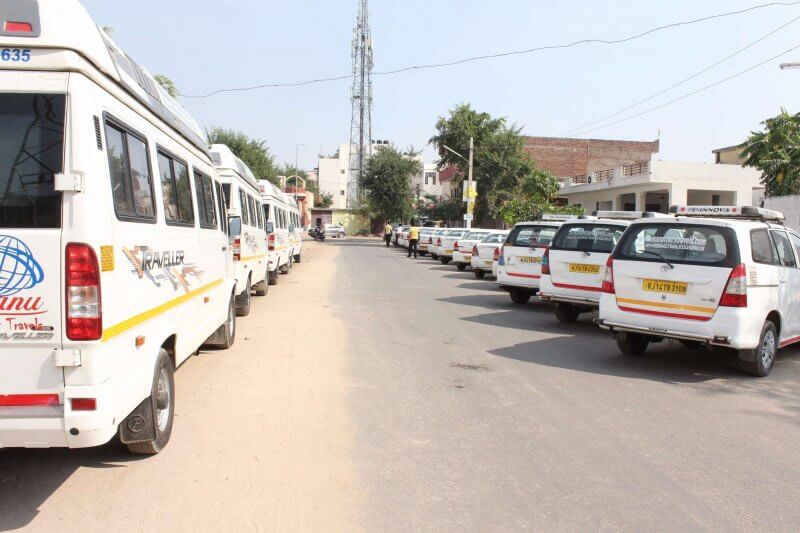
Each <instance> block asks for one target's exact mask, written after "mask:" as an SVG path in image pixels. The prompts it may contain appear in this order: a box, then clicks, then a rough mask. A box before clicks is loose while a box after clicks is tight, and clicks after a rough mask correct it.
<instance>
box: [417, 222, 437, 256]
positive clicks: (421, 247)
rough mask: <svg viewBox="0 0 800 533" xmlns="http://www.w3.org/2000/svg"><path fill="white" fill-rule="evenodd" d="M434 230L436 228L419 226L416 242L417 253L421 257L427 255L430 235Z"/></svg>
mask: <svg viewBox="0 0 800 533" xmlns="http://www.w3.org/2000/svg"><path fill="white" fill-rule="evenodd" d="M435 231H436V228H420V230H419V242H418V243H417V253H418V254H419V255H421V256H422V257H425V256H426V255H428V245H429V244H430V239H431V236H432V235H433V233H434V232H435Z"/></svg>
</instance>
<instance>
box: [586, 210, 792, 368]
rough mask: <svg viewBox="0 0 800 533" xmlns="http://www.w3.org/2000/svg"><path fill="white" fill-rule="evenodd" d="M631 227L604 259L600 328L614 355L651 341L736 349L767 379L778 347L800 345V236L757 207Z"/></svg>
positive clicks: (634, 351)
mask: <svg viewBox="0 0 800 533" xmlns="http://www.w3.org/2000/svg"><path fill="white" fill-rule="evenodd" d="M672 212H673V213H675V215H676V218H674V219H668V218H665V219H650V220H640V221H637V222H634V223H633V224H632V225H631V226H630V228H629V229H628V230H627V231H626V232H625V234H624V235H623V237H622V239H621V240H620V243H619V244H618V245H617V247H616V249H615V250H614V253H613V254H612V256H611V257H610V258H609V259H608V262H607V264H606V268H605V274H604V281H603V294H602V297H601V300H600V316H599V319H598V321H597V322H598V324H599V325H600V327H602V328H604V329H607V330H610V331H611V332H612V333H613V334H614V336H615V337H616V339H617V344H618V346H619V349H620V351H622V352H623V353H625V354H628V355H638V354H641V353H643V352H644V351H645V350H646V349H647V346H648V344H649V343H650V342H657V341H660V340H663V339H668V338H669V339H677V340H680V341H682V342H683V343H684V344H686V345H688V346H692V347H700V346H710V345H714V346H724V347H728V348H733V349H735V350H738V352H739V358H740V360H741V361H742V364H743V366H744V369H745V370H746V371H747V372H748V373H750V374H752V375H755V376H766V375H767V374H769V372H770V370H771V369H772V365H773V362H774V361H775V355H776V352H777V350H778V348H782V347H784V346H787V345H789V344H792V343H795V342H798V341H800V269H798V265H799V264H800V259H798V257H800V235H798V234H797V233H795V232H794V231H792V230H789V229H787V228H786V227H784V226H783V225H782V221H783V215H782V214H781V213H778V212H775V211H770V210H766V209H761V208H756V207H719V206H713V207H711V206H709V207H704V206H691V207H687V206H680V207H677V206H676V207H673V208H672Z"/></svg>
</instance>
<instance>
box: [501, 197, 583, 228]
mask: <svg viewBox="0 0 800 533" xmlns="http://www.w3.org/2000/svg"><path fill="white" fill-rule="evenodd" d="M544 214H558V215H582V214H584V210H583V208H582V207H578V206H575V205H566V206H557V205H553V204H548V203H537V202H535V201H532V200H531V199H529V198H522V197H520V198H513V199H511V200H509V201H508V202H507V203H506V204H505V205H504V206H503V207H502V208H501V213H500V215H501V217H502V218H503V221H504V222H505V223H506V224H508V225H514V224H516V223H517V222H522V221H525V220H536V219H538V218H540V217H541V216H542V215H544Z"/></svg>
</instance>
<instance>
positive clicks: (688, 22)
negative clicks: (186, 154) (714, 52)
mask: <svg viewBox="0 0 800 533" xmlns="http://www.w3.org/2000/svg"><path fill="white" fill-rule="evenodd" d="M798 4H800V0H795V1H791V2H768V3H765V4H758V5H755V6H752V7H748V8H745V9H740V10H737V11H727V12H725V13H718V14H716V15H709V16H707V17H701V18H697V19H692V20H685V21H681V22H673V23H672V24H666V25H663V26H658V27H655V28H652V29H649V30H647V31H643V32H641V33H637V34H635V35H631V36H629V37H624V38H621V39H611V40H607V39H581V40H579V41H574V42H571V43H567V44H555V45H545V46H538V47H535V48H528V49H525V50H513V51H510V52H500V53H496V54H485V55H480V56H473V57H468V58H465V59H458V60H455V61H449V62H446V63H431V64H424V65H414V66H410V67H403V68H398V69H395V70H387V71H383V72H375V73H373V75H374V76H389V75H393V74H400V73H402V72H409V71H412V70H428V69H436V68H444V67H452V66H456V65H463V64H464V63H471V62H475V61H484V60H488V59H498V58H502V57H509V56H516V55H522V54H531V53H535V52H542V51H546V50H560V49H565V48H572V47H575V46H579V45H584V44H622V43H626V42H629V41H633V40H635V39H639V38H641V37H645V36H647V35H650V34H653V33H656V32H659V31H662V30H666V29H671V28H676V27H681V26H690V25H693V24H698V23H701V22H707V21H709V20H714V19H719V18H723V17H730V16H734V15H742V14H744V13H750V12H752V11H756V10H759V9H764V8H768V7H775V6H783V7H786V6H795V5H798ZM352 77H353V75H352V74H346V75H343V76H334V77H328V78H316V79H311V80H306V81H298V82H288V83H264V84H260V85H251V86H247V87H234V88H230V89H217V90H215V91H212V92H210V93H207V94H201V95H190V94H182V95H180V96H182V97H184V98H208V97H210V96H214V95H217V94H221V93H232V92H244V91H253V90H257V89H267V88H278V87H300V86H303V85H312V84H317V83H325V82H332V81H339V80H346V79H351V78H352Z"/></svg>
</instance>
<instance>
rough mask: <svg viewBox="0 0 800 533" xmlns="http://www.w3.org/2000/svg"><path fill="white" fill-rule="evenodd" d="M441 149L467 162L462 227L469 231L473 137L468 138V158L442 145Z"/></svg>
mask: <svg viewBox="0 0 800 533" xmlns="http://www.w3.org/2000/svg"><path fill="white" fill-rule="evenodd" d="M442 148H444V149H445V150H447V151H448V152H451V153H453V154H455V155H457V156H458V157H460V158H461V159H463V160H464V161H466V162H467V216H466V217H465V218H464V226H466V227H467V228H468V229H469V228H471V227H472V215H473V213H472V212H471V211H474V210H473V209H470V206H471V205H472V203H473V202H474V201H475V200H474V198H473V197H472V194H471V193H472V161H473V154H474V152H475V139H474V137H470V138H469V157H468V158H467V157H464V156H463V155H461V154H459V153H458V152H456V151H455V150H453V149H452V148H450V147H449V146H447V145H446V144H443V145H442Z"/></svg>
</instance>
